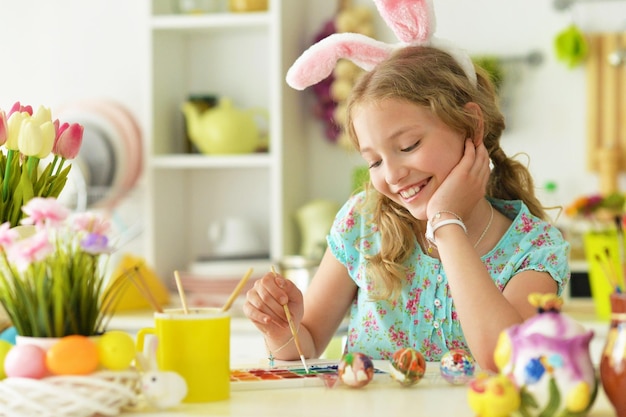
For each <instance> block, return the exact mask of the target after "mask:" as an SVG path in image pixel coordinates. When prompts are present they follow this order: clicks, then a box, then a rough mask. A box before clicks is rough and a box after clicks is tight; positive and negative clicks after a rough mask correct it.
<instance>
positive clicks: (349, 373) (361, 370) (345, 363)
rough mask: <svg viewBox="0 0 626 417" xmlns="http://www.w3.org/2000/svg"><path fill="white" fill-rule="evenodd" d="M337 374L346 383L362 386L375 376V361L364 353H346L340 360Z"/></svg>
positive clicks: (356, 386)
mask: <svg viewBox="0 0 626 417" xmlns="http://www.w3.org/2000/svg"><path fill="white" fill-rule="evenodd" d="M337 374H338V375H339V379H340V380H341V382H343V383H344V384H346V385H348V386H350V387H353V388H361V387H364V386H365V385H367V384H369V383H370V382H371V380H372V379H373V378H374V363H373V362H372V359H370V357H369V356H367V355H365V354H363V353H359V352H355V353H346V354H345V355H343V357H342V358H341V361H340V362H339V366H338V368H337Z"/></svg>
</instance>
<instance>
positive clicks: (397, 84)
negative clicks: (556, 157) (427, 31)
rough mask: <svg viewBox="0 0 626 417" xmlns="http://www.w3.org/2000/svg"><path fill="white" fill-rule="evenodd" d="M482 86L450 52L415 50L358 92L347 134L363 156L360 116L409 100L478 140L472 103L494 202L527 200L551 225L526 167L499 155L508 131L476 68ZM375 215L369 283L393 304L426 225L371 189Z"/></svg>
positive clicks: (374, 74) (364, 79)
mask: <svg viewBox="0 0 626 417" xmlns="http://www.w3.org/2000/svg"><path fill="white" fill-rule="evenodd" d="M476 73H477V77H478V85H477V86H476V87H474V86H473V85H472V83H471V82H470V81H469V80H468V78H467V76H466V75H465V73H464V72H463V70H462V69H461V67H460V66H459V65H458V64H457V62H456V61H455V60H454V59H453V58H452V57H451V56H450V55H448V54H447V53H446V52H443V51H441V50H439V49H435V48H431V47H425V46H409V47H405V48H402V49H399V50H397V51H395V52H394V53H393V54H392V55H391V56H390V57H389V58H388V59H387V60H385V61H383V62H381V63H380V64H378V66H376V67H375V68H374V69H373V70H372V71H370V72H366V73H364V74H363V75H362V76H361V77H360V78H359V80H358V81H357V83H356V84H355V86H354V88H353V90H352V92H351V95H350V98H349V99H348V107H347V114H346V124H345V126H346V130H347V133H348V135H349V138H350V141H351V143H352V145H353V146H354V147H355V148H356V149H357V150H358V149H359V139H358V137H357V135H356V133H355V131H354V125H353V120H352V114H353V110H354V109H355V108H356V107H357V106H359V105H361V104H363V103H366V102H372V101H381V100H385V99H400V100H405V101H408V102H411V103H414V104H417V105H420V106H424V107H426V108H428V109H429V110H430V111H432V113H433V114H435V115H436V116H437V117H438V118H439V119H440V120H442V121H443V122H444V123H445V124H446V125H448V126H449V127H451V128H453V129H454V130H456V131H458V132H459V133H462V134H463V135H464V136H465V137H473V136H474V132H475V129H476V128H477V126H478V125H479V123H478V120H477V119H476V118H477V117H478V116H477V115H476V114H474V113H472V112H469V111H466V109H465V105H466V104H467V103H470V102H473V103H476V104H478V105H479V106H480V108H481V110H482V117H483V127H484V136H483V141H484V144H485V147H486V148H487V151H488V152H489V157H490V158H491V161H492V163H493V169H492V171H491V175H490V178H489V182H488V185H487V196H489V197H493V198H498V199H503V200H522V201H523V202H524V203H525V204H526V205H527V206H528V208H529V210H530V212H531V213H532V214H534V215H535V216H538V217H540V218H542V219H546V213H545V211H544V208H543V207H542V205H541V203H540V202H539V200H538V199H537V197H536V196H535V187H534V182H533V179H532V176H531V174H530V172H529V171H528V169H527V168H526V166H525V165H523V164H522V163H520V162H518V161H516V160H514V159H512V158H510V157H508V156H507V155H506V154H505V153H504V151H503V150H502V148H501V147H500V137H501V135H502V131H503V130H504V128H505V123H504V116H503V115H502V113H501V111H500V109H499V106H498V98H497V95H496V93H495V89H494V86H493V83H492V82H491V80H490V78H489V75H488V74H487V73H486V72H485V71H484V70H483V69H482V68H480V67H476ZM360 208H361V209H362V210H366V211H369V212H371V214H372V222H373V223H374V224H376V225H377V226H378V227H377V229H378V231H379V233H380V248H381V249H380V252H379V253H377V254H375V255H371V256H368V260H369V265H368V271H367V273H368V277H369V278H370V279H371V280H372V283H373V284H374V285H375V286H376V289H377V297H376V298H379V299H388V298H390V297H394V296H395V295H397V294H398V292H399V291H400V289H401V287H402V282H403V279H404V278H405V276H406V271H405V268H404V267H403V266H402V264H403V262H404V261H406V260H407V258H408V257H409V256H410V254H411V253H412V252H413V251H414V249H415V244H416V240H415V236H419V235H421V234H423V232H424V229H425V224H424V222H423V221H420V220H417V219H415V218H414V217H413V216H412V215H411V214H410V213H409V212H408V210H407V209H405V208H404V207H402V206H400V205H398V204H396V203H394V202H393V201H391V200H389V199H388V198H387V197H385V196H384V195H382V194H380V193H379V192H377V191H376V190H375V189H374V188H373V187H372V186H371V184H366V186H365V200H364V202H363V204H362V205H361V206H360Z"/></svg>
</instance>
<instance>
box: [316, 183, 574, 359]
mask: <svg viewBox="0 0 626 417" xmlns="http://www.w3.org/2000/svg"><path fill="white" fill-rule="evenodd" d="M362 199H363V194H362V193H361V194H357V195H355V196H353V197H352V198H351V199H350V200H348V202H347V203H346V204H345V205H344V206H343V207H342V208H341V209H340V211H339V212H338V213H337V216H336V218H335V221H334V223H333V226H332V228H331V231H330V234H329V235H328V238H327V241H328V246H329V248H330V250H331V252H332V253H333V255H334V256H335V257H336V258H337V260H339V262H341V263H342V264H343V265H345V267H346V269H347V270H348V272H349V274H350V277H351V278H352V279H353V280H354V282H355V283H356V285H357V286H358V292H357V296H356V298H355V300H354V302H353V304H352V307H351V309H350V320H349V324H348V338H347V344H346V346H345V349H346V351H348V352H361V353H364V354H366V355H369V356H370V357H372V359H389V358H390V357H391V356H392V355H393V353H394V352H395V351H396V350H398V349H400V348H403V347H412V348H414V349H417V350H419V351H420V352H421V353H422V354H423V355H424V358H425V359H426V360H427V361H439V360H440V359H441V356H442V355H443V354H444V353H445V352H447V351H448V350H450V349H465V350H467V351H469V348H468V347H467V343H466V341H465V337H464V336H463V331H462V329H461V325H460V323H459V320H458V317H457V312H456V309H455V306H454V302H453V300H452V297H451V294H450V288H449V286H448V279H447V277H446V273H445V271H444V270H443V268H442V266H441V263H440V261H439V260H438V259H435V258H432V257H430V256H428V255H427V254H425V253H424V252H423V251H422V250H421V247H420V246H419V245H418V244H417V241H416V239H414V242H413V244H414V246H415V251H414V253H413V254H412V256H411V257H410V258H409V260H408V261H407V262H406V263H405V266H406V267H407V271H408V272H407V275H406V282H405V284H404V287H403V290H402V293H401V294H400V296H399V297H398V298H397V299H396V300H394V301H372V299H371V297H370V294H371V291H372V287H373V286H372V283H371V282H370V280H368V278H367V277H366V274H365V269H366V265H367V260H366V259H365V257H364V254H374V253H376V252H377V251H378V250H379V245H380V235H379V233H377V232H376V229H375V226H372V225H370V224H368V222H367V221H366V220H367V219H366V218H364V217H363V215H362V214H361V213H360V212H359V210H358V209H357V205H358V203H359V202H360V201H362ZM489 201H490V202H491V204H492V205H493V207H494V209H496V210H498V211H500V212H501V213H503V214H505V215H506V216H508V217H509V218H511V219H512V221H513V223H512V224H511V226H510V228H509V230H508V231H507V232H506V233H505V235H504V236H503V237H502V239H501V240H500V242H498V244H497V245H496V246H495V247H494V248H493V249H492V250H491V251H490V252H489V253H487V254H486V255H484V256H483V257H482V258H481V259H482V261H483V263H484V264H485V266H486V267H487V270H488V271H489V274H490V275H491V277H492V279H493V281H494V283H495V285H497V287H498V288H499V289H500V291H502V290H503V289H504V287H505V286H506V284H507V283H508V281H509V280H510V279H511V277H512V276H514V275H515V274H517V273H519V272H522V271H528V270H533V271H542V272H548V273H549V274H550V275H551V276H552V277H553V278H554V280H555V281H556V282H557V284H558V288H559V289H558V292H559V294H561V293H562V291H563V287H564V286H565V284H566V283H567V281H568V280H569V277H570V272H569V266H568V251H569V244H568V243H567V242H566V241H565V240H564V239H563V236H562V235H561V233H560V231H559V230H558V229H557V228H556V227H554V226H552V225H550V224H549V223H547V222H545V221H543V220H541V219H539V218H537V217H535V216H533V215H532V214H531V213H530V211H529V210H528V208H527V207H526V205H525V204H524V203H523V202H521V201H504V200H496V199H490V200H489ZM372 232H373V233H372ZM363 236H366V237H367V238H362V237H363Z"/></svg>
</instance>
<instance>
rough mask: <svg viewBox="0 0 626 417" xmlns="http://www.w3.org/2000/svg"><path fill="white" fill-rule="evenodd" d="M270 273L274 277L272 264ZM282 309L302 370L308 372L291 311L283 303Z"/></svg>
mask: <svg viewBox="0 0 626 417" xmlns="http://www.w3.org/2000/svg"><path fill="white" fill-rule="evenodd" d="M272 274H274V277H275V276H276V270H275V269H274V266H272ZM283 309H284V310H285V316H287V323H289V330H291V335H292V336H293V342H294V343H295V344H296V349H297V350H298V355H300V360H301V361H302V366H304V370H305V371H306V373H307V374H308V373H309V367H308V366H307V365H306V361H305V360H304V355H303V354H302V348H301V347H300V339H298V329H296V325H295V324H294V323H293V319H292V318H291V312H290V311H289V307H288V306H287V304H285V305H283Z"/></svg>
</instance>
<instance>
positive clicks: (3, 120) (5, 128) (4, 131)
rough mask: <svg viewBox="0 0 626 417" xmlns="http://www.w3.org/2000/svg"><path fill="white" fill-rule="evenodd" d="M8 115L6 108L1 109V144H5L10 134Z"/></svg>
mask: <svg viewBox="0 0 626 417" xmlns="http://www.w3.org/2000/svg"><path fill="white" fill-rule="evenodd" d="M8 129H9V128H8V125H7V115H6V113H5V112H4V110H0V145H4V143H5V142H6V141H7V136H8V133H7V131H8Z"/></svg>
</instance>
